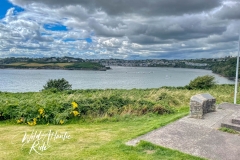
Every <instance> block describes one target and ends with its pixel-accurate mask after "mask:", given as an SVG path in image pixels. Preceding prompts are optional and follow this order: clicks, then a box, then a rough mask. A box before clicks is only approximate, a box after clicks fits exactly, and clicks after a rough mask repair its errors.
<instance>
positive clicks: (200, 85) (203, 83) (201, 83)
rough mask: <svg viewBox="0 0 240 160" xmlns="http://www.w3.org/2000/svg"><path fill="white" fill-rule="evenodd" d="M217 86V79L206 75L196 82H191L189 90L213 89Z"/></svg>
mask: <svg viewBox="0 0 240 160" xmlns="http://www.w3.org/2000/svg"><path fill="white" fill-rule="evenodd" d="M215 84H216V82H215V77H214V76H210V75H206V76H199V77H197V78H195V79H194V80H192V81H190V83H189V85H188V86H187V88H189V89H208V88H211V87H212V86H214V85H215Z"/></svg>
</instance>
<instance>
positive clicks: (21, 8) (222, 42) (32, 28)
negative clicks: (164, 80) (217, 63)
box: [0, 0, 240, 59]
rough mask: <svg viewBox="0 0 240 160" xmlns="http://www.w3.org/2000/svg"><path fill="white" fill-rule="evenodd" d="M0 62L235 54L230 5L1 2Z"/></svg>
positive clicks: (236, 14) (202, 1)
mask: <svg viewBox="0 0 240 160" xmlns="http://www.w3.org/2000/svg"><path fill="white" fill-rule="evenodd" d="M0 7H1V8H0V58H4V57H10V56H18V57H23V56H24V57H26V56H27V57H50V56H57V57H62V56H73V57H79V58H90V59H92V58H123V59H161V58H165V59H190V58H219V57H225V56H236V55H237V51H238V43H237V41H238V32H239V30H240V29H239V26H240V10H239V8H240V2H239V1H237V0H211V1H209V0H194V1H193V0H168V1H164V0H148V1H146V0H131V1H127V0H120V1H119V0H111V1H109V0H91V1H76V0H68V1H66V0H58V1H56V0H41V1H39V0H1V1H0Z"/></svg>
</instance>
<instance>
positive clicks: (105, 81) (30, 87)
mask: <svg viewBox="0 0 240 160" xmlns="http://www.w3.org/2000/svg"><path fill="white" fill-rule="evenodd" d="M112 68H113V69H112V70H108V71H106V72H104V71H78V70H19V69H0V91H8V92H28V91H34V92H35V91H39V90H41V89H42V88H43V85H45V84H46V82H47V81H48V80H49V79H59V78H65V79H66V80H67V81H69V83H70V84H72V88H73V89H106V88H120V89H132V88H158V87H161V86H185V85H187V84H188V83H189V82H190V80H192V79H194V78H196V77H197V76H203V75H214V76H215V77H216V80H217V82H218V83H219V84H234V82H233V81H230V80H228V79H226V78H224V77H220V76H219V75H216V74H213V73H212V72H211V71H209V70H199V69H182V68H152V67H148V68H145V67H112Z"/></svg>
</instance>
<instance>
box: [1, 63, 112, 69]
mask: <svg viewBox="0 0 240 160" xmlns="http://www.w3.org/2000/svg"><path fill="white" fill-rule="evenodd" d="M0 68H18V69H28V68H33V69H71V70H106V69H109V68H106V67H105V66H103V65H101V64H99V63H93V62H75V63H52V62H50V63H48V62H14V63H9V64H1V65H0Z"/></svg>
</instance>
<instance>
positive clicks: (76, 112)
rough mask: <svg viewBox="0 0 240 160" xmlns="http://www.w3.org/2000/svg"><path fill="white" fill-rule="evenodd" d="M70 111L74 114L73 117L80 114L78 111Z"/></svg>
mask: <svg viewBox="0 0 240 160" xmlns="http://www.w3.org/2000/svg"><path fill="white" fill-rule="evenodd" d="M72 113H73V115H74V116H75V117H76V116H78V115H80V114H79V112H78V111H72Z"/></svg>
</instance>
